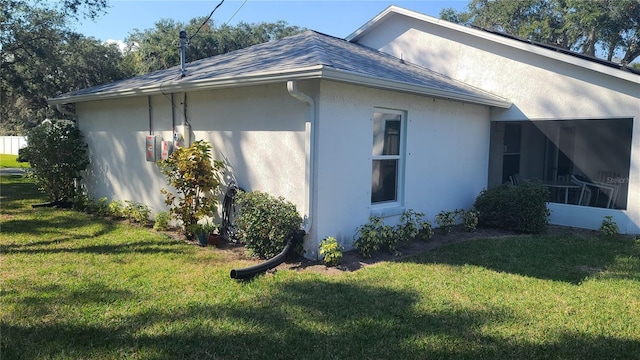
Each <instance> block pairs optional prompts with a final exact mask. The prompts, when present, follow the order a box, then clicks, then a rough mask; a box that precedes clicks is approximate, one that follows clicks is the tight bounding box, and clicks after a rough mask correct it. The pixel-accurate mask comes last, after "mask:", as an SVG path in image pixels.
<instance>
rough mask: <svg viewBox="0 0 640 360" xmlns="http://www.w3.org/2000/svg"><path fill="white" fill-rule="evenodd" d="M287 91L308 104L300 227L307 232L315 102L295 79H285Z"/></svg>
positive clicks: (311, 178)
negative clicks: (302, 212) (301, 89)
mask: <svg viewBox="0 0 640 360" xmlns="http://www.w3.org/2000/svg"><path fill="white" fill-rule="evenodd" d="M287 91H288V92H289V95H291V96H293V97H294V98H295V99H297V100H299V101H302V102H303V103H305V104H307V105H308V106H309V114H308V119H309V121H308V122H307V123H306V125H305V136H306V137H307V139H306V141H305V153H306V158H307V159H308V164H307V166H306V169H305V183H306V184H305V185H306V186H305V193H306V194H305V195H306V196H305V214H304V219H303V225H302V229H303V230H304V231H305V232H306V233H307V234H309V230H311V226H312V224H313V205H314V204H313V190H314V187H315V180H314V179H315V171H314V168H315V162H316V161H315V157H316V151H315V132H316V130H315V120H316V103H315V101H314V100H313V99H312V98H311V97H310V96H309V95H307V94H305V93H303V92H301V91H300V90H298V82H297V81H295V80H289V81H287Z"/></svg>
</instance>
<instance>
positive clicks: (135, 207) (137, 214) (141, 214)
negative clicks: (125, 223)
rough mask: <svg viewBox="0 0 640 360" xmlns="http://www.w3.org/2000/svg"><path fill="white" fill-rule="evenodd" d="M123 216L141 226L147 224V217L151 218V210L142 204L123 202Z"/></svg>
mask: <svg viewBox="0 0 640 360" xmlns="http://www.w3.org/2000/svg"><path fill="white" fill-rule="evenodd" d="M122 213H123V215H124V216H125V217H126V218H127V219H129V220H130V221H133V222H137V223H140V224H142V225H147V224H149V216H151V209H150V208H149V207H148V206H147V205H144V204H141V203H139V202H136V201H130V200H127V201H125V206H124V208H123V211H122Z"/></svg>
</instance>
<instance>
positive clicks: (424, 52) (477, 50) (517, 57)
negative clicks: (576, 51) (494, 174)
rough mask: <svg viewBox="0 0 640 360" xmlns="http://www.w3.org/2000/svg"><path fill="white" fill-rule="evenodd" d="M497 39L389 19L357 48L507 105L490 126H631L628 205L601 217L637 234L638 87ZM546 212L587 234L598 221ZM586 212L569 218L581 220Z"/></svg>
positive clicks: (639, 215) (639, 191) (561, 57)
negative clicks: (579, 122)
mask: <svg viewBox="0 0 640 360" xmlns="http://www.w3.org/2000/svg"><path fill="white" fill-rule="evenodd" d="M489 37H490V36H489ZM497 38H499V39H500V40H498V41H492V40H491V39H487V38H485V37H484V36H482V37H479V36H474V35H472V34H469V33H466V32H465V31H458V30H456V29H455V26H454V28H453V29H452V28H450V27H448V26H440V25H438V24H437V23H431V22H428V21H421V20H419V19H415V18H413V17H407V16H404V15H400V14H395V15H393V16H390V17H388V18H387V19H386V21H384V22H382V23H380V24H377V27H376V28H375V30H374V31H371V32H369V33H367V34H366V35H364V36H362V37H361V38H359V40H358V42H359V43H361V44H364V45H367V46H370V47H372V48H375V49H379V50H381V51H384V52H387V53H389V54H392V55H395V56H397V57H402V58H404V59H405V60H407V61H409V62H413V63H416V64H420V65H422V66H425V67H427V68H429V69H432V70H434V71H437V72H440V73H443V74H445V75H447V76H450V77H452V78H455V79H457V80H460V81H463V82H465V83H468V84H471V85H474V86H477V87H479V88H482V89H484V90H487V91H490V92H492V93H494V94H496V95H499V96H502V97H505V98H507V99H508V100H510V101H512V102H513V104H514V105H513V106H512V108H511V109H508V110H502V109H493V110H492V113H491V119H492V120H494V121H514V120H515V121H517V120H532V121H537V120H547V119H554V120H574V119H609V118H630V119H634V127H633V139H634V140H633V146H632V150H631V167H630V179H629V182H630V184H629V193H628V204H629V205H628V208H627V210H626V211H622V212H620V211H617V210H606V212H607V213H609V214H610V215H612V216H615V217H616V218H618V219H620V220H621V221H620V222H619V225H620V226H621V229H622V231H625V232H630V233H640V201H638V200H640V124H638V120H639V119H640V97H639V96H640V83H639V82H638V80H635V81H634V80H628V79H622V78H617V77H613V76H610V75H608V74H611V73H614V72H616V71H620V70H616V69H614V68H607V67H605V66H603V65H598V64H595V63H592V62H588V61H586V60H581V59H577V58H574V57H571V56H569V55H564V54H559V53H557V54H556V53H554V54H553V55H552V56H551V57H548V56H542V55H540V54H536V53H535V52H536V51H540V48H539V47H535V46H533V45H530V44H524V43H520V42H515V41H514V42H513V43H510V44H511V45H513V46H509V45H505V44H504V42H505V41H507V40H506V39H503V38H500V37H497ZM507 42H508V41H507ZM575 64H581V65H582V66H577V65H575ZM594 69H595V70H594ZM596 70H597V71H596ZM626 75H627V74H625V76H626ZM638 78H640V77H638ZM632 79H635V78H633V77H632ZM553 210H554V212H553V214H552V218H551V221H552V222H555V223H559V224H560V223H561V224H563V225H572V226H584V227H589V228H593V227H597V226H596V225H599V224H600V221H601V220H602V214H600V212H598V211H599V210H598V211H596V210H594V211H593V213H594V214H593V215H592V216H571V215H570V214H566V212H567V211H569V212H570V211H574V209H573V207H571V206H570V207H556V208H555V209H553ZM587 210H588V209H587ZM587 210H584V209H580V210H575V211H579V212H580V213H581V214H582V213H584V212H585V211H587ZM596 212H598V213H597V214H596Z"/></svg>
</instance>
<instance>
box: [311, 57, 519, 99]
mask: <svg viewBox="0 0 640 360" xmlns="http://www.w3.org/2000/svg"><path fill="white" fill-rule="evenodd" d="M322 78H323V79H325V80H333V81H339V82H345V83H349V84H353V85H362V86H368V87H373V88H378V89H384V90H391V91H398V92H404V93H410V94H414V95H420V96H427V97H433V98H438V99H446V100H454V101H461V102H466V103H472V104H477V105H486V106H492V107H499V108H503V109H508V108H510V107H511V105H512V103H511V102H510V101H508V100H507V99H503V98H501V97H498V96H496V95H493V96H487V97H484V96H475V95H470V94H463V93H459V92H455V91H447V90H441V89H436V88H432V87H428V86H421V85H415V84H410V83H406V82H402V81H393V80H387V79H381V78H378V77H374V76H366V75H362V74H357V73H353V72H348V71H344V70H337V69H334V68H331V67H325V68H324V71H323V74H322Z"/></svg>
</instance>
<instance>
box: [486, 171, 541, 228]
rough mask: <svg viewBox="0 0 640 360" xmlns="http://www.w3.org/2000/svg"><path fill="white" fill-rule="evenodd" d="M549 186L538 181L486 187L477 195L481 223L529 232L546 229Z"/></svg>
mask: <svg viewBox="0 0 640 360" xmlns="http://www.w3.org/2000/svg"><path fill="white" fill-rule="evenodd" d="M548 199H549V190H548V189H547V188H546V187H545V186H544V185H542V184H541V183H537V182H526V183H524V184H521V185H518V186H513V185H511V184H502V185H499V186H496V187H493V188H490V189H486V190H483V191H482V192H481V193H480V195H478V197H477V198H476V201H475V204H474V208H475V209H476V210H477V211H478V223H479V224H480V225H483V226H490V227H499V228H504V229H508V230H514V231H519V232H524V233H530V234H538V233H541V232H543V231H545V230H546V229H547V225H548V224H549V215H550V214H551V213H550V212H549V209H547V201H548Z"/></svg>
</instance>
